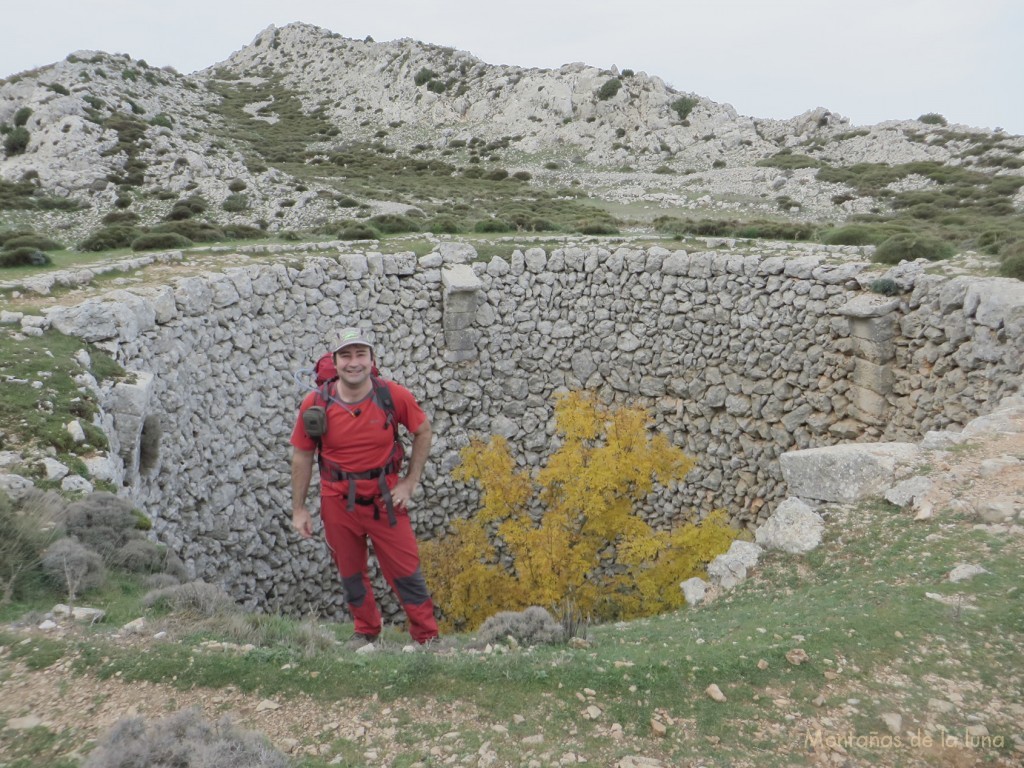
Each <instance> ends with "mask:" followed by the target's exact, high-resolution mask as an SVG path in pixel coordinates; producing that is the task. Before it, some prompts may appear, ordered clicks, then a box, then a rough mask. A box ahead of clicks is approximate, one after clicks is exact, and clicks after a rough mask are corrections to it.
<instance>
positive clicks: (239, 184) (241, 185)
mask: <svg viewBox="0 0 1024 768" xmlns="http://www.w3.org/2000/svg"><path fill="white" fill-rule="evenodd" d="M245 187H246V183H245V182H244V181H242V180H241V179H232V180H231V181H229V182H228V191H229V192H243V191H244V190H245Z"/></svg>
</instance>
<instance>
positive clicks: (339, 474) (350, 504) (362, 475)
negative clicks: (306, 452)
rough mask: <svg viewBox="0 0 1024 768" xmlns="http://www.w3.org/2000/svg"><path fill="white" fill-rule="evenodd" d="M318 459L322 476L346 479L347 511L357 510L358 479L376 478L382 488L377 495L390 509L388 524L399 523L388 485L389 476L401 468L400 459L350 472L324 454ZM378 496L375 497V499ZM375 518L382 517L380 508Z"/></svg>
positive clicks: (328, 478)
mask: <svg viewBox="0 0 1024 768" xmlns="http://www.w3.org/2000/svg"><path fill="white" fill-rule="evenodd" d="M318 460H319V464H320V476H321V478H324V479H327V480H330V481H332V482H340V481H342V480H344V481H345V482H347V483H348V496H347V505H346V510H347V511H349V512H355V510H356V480H376V481H377V486H378V487H379V488H380V493H379V494H377V497H382V498H383V499H384V505H385V507H386V508H387V510H388V525H390V526H391V527H392V528H394V527H395V526H396V525H398V518H397V517H395V503H394V501H393V500H392V499H391V489H390V488H389V487H388V480H387V476H388V475H395V474H398V471H399V469H401V467H400V463H401V462H400V460H397V461H396V459H395V458H392V459H391V460H390V461H389V462H388V463H387V464H385V465H384V466H383V467H377V468H375V469H367V470H365V471H363V472H348V471H346V470H344V469H342V468H341V467H340V466H338V465H337V464H335V463H334V462H333V461H330V460H328V459H325V458H324V457H323V456H322V455H320V456H319V457H318ZM377 497H374V499H376V498H377ZM373 519H374V520H379V519H380V510H379V509H374V511H373Z"/></svg>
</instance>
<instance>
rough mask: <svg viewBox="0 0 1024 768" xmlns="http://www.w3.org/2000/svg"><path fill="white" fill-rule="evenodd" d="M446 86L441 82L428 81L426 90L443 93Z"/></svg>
mask: <svg viewBox="0 0 1024 768" xmlns="http://www.w3.org/2000/svg"><path fill="white" fill-rule="evenodd" d="M447 88H448V84H447V83H445V82H444V81H443V80H430V81H428V82H427V90H428V91H430V92H432V93H444V92H445V90H446V89H447Z"/></svg>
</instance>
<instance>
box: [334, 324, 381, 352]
mask: <svg viewBox="0 0 1024 768" xmlns="http://www.w3.org/2000/svg"><path fill="white" fill-rule="evenodd" d="M354 344H362V345H363V346H364V347H369V348H370V351H371V352H372V351H373V342H372V341H370V340H369V339H368V338H367V337H366V331H364V330H362V329H361V328H345V329H343V330H342V332H341V333H340V334H338V341H337V343H336V344H335V345H334V348H333V349H332V350H331V352H332V353H333V352H338V351H340V350H342V349H344V348H345V347H351V346H352V345H354Z"/></svg>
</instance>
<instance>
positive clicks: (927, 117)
mask: <svg viewBox="0 0 1024 768" xmlns="http://www.w3.org/2000/svg"><path fill="white" fill-rule="evenodd" d="M917 121H918V122H919V123H927V124H928V125H949V123H948V122H947V121H946V118H944V117H943V116H942V115H940V114H939V113H938V112H927V113H925V114H923V115H921V116H920V117H919V118H917Z"/></svg>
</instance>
